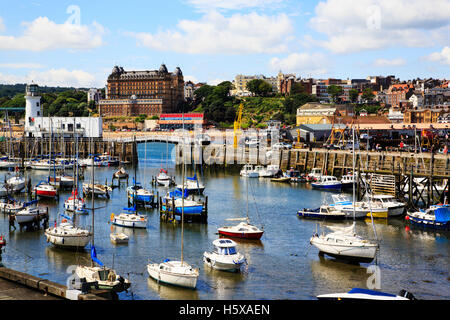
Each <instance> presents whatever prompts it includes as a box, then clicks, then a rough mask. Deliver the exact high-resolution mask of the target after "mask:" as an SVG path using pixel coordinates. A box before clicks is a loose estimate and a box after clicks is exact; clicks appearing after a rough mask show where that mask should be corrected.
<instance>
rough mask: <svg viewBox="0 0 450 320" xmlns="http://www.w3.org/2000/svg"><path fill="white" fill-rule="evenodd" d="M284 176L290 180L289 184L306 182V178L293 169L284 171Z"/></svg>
mask: <svg viewBox="0 0 450 320" xmlns="http://www.w3.org/2000/svg"><path fill="white" fill-rule="evenodd" d="M285 176H286V177H288V178H289V179H291V182H295V183H298V182H306V177H305V176H303V175H301V174H300V171H298V170H294V168H291V169H290V170H288V171H286V173H285Z"/></svg>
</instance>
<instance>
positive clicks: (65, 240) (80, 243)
mask: <svg viewBox="0 0 450 320" xmlns="http://www.w3.org/2000/svg"><path fill="white" fill-rule="evenodd" d="M45 236H46V238H47V242H49V243H51V244H52V245H54V246H55V247H59V248H71V249H83V248H84V247H86V246H87V244H88V243H89V241H91V236H90V235H89V236H68V235H56V234H52V233H49V232H45Z"/></svg>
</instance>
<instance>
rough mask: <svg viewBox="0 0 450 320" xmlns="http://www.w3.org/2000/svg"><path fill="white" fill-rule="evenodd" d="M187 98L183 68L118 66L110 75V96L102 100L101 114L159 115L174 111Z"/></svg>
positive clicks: (107, 95) (108, 92)
mask: <svg viewBox="0 0 450 320" xmlns="http://www.w3.org/2000/svg"><path fill="white" fill-rule="evenodd" d="M183 100H184V79H183V73H182V72H181V70H180V68H178V67H177V68H176V69H175V71H174V72H173V73H171V72H168V70H167V67H166V66H165V65H164V64H163V65H161V67H160V68H159V70H152V71H125V70H124V69H123V68H121V67H117V66H115V67H114V69H113V70H112V73H111V75H109V77H108V82H107V88H106V99H104V100H100V101H99V113H100V115H101V116H139V115H141V114H145V115H147V116H154V115H156V116H159V115H160V114H161V113H167V112H173V111H175V110H176V108H177V105H178V104H179V103H180V102H182V101H183Z"/></svg>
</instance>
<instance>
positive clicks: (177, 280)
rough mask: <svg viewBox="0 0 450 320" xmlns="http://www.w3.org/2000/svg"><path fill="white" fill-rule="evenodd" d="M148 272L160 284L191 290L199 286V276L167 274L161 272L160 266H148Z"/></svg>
mask: <svg viewBox="0 0 450 320" xmlns="http://www.w3.org/2000/svg"><path fill="white" fill-rule="evenodd" d="M147 272H148V274H149V275H150V277H151V278H153V279H154V280H156V281H158V282H163V283H166V284H170V285H173V286H177V287H183V288H190V289H195V287H196V286H197V276H193V275H182V274H176V275H174V274H171V273H167V272H164V271H163V270H159V264H153V265H148V266H147Z"/></svg>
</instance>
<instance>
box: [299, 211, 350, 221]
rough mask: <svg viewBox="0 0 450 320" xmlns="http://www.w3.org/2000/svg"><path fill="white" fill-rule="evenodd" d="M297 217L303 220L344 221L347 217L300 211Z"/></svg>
mask: <svg viewBox="0 0 450 320" xmlns="http://www.w3.org/2000/svg"><path fill="white" fill-rule="evenodd" d="M297 215H298V216H299V217H301V218H308V219H320V220H343V219H345V217H346V215H345V214H321V213H319V212H312V211H298V212H297Z"/></svg>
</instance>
